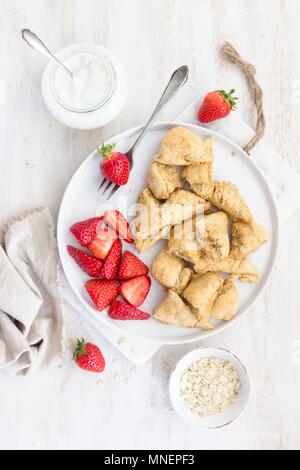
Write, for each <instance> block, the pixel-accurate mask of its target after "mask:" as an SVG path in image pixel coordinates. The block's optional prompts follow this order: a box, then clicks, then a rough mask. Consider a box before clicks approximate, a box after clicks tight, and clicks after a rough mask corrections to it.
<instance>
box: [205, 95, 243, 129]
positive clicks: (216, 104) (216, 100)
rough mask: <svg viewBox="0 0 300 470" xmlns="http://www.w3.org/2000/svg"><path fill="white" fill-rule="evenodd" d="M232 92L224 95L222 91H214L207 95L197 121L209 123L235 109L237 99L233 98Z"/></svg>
mask: <svg viewBox="0 0 300 470" xmlns="http://www.w3.org/2000/svg"><path fill="white" fill-rule="evenodd" d="M234 91H235V90H230V92H229V93H226V91H224V90H215V91H211V92H210V93H208V95H206V97H205V98H204V101H203V103H202V105H201V106H200V109H199V111H198V120H199V121H200V122H211V121H216V120H217V119H222V118H224V117H226V116H228V114H229V113H230V111H231V110H232V109H236V100H237V99H238V98H236V97H235V96H233V93H234Z"/></svg>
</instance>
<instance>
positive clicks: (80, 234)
mask: <svg viewBox="0 0 300 470" xmlns="http://www.w3.org/2000/svg"><path fill="white" fill-rule="evenodd" d="M100 222H101V217H94V218H93V219H88V220H83V221H81V222H77V223H76V224H74V225H72V227H70V231H71V232H72V234H73V235H74V237H75V238H76V240H77V241H78V243H79V244H80V245H82V246H88V245H89V244H90V243H91V242H92V240H94V238H96V236H97V233H98V231H99V228H100Z"/></svg>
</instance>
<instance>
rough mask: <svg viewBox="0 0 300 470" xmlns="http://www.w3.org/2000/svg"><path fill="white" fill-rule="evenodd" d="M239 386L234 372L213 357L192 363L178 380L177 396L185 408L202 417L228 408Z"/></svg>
mask: <svg viewBox="0 0 300 470" xmlns="http://www.w3.org/2000/svg"><path fill="white" fill-rule="evenodd" d="M240 387H241V383H240V380H239V376H238V373H237V371H236V369H234V368H233V367H232V365H231V364H230V363H229V362H227V361H223V360H222V359H219V358H217V357H203V358H201V359H199V360H198V361H194V362H192V364H191V365H190V366H189V367H188V369H187V370H186V371H185V372H184V374H183V375H182V377H181V380H180V393H181V396H182V398H183V399H184V402H185V404H186V406H187V407H188V408H190V409H191V410H192V411H193V412H194V413H198V414H199V415H200V416H203V417H204V416H210V415H213V414H216V413H218V412H221V411H223V410H224V409H225V408H227V407H228V406H229V405H231V404H232V403H233V402H234V401H235V400H236V398H237V396H238V393H239V390H240Z"/></svg>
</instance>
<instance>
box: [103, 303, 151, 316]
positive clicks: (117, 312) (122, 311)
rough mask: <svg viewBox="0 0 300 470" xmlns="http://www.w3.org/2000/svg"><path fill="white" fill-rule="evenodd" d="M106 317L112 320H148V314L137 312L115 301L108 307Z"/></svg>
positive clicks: (135, 309)
mask: <svg viewBox="0 0 300 470" xmlns="http://www.w3.org/2000/svg"><path fill="white" fill-rule="evenodd" d="M108 315H109V316H110V318H112V319H113V320H148V319H149V318H150V315H149V313H146V312H143V311H142V310H138V309H137V308H135V307H132V306H131V305H129V304H125V303H123V302H120V301H119V300H115V302H114V303H113V304H112V305H111V306H110V309H109V311H108Z"/></svg>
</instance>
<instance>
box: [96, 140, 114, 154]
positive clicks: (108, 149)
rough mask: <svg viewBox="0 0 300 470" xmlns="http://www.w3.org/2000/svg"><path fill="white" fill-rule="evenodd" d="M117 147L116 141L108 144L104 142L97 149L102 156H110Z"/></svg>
mask: <svg viewBox="0 0 300 470" xmlns="http://www.w3.org/2000/svg"><path fill="white" fill-rule="evenodd" d="M115 147H116V144H115V143H113V144H107V145H104V144H103V145H102V146H101V147H100V145H99V146H98V147H97V150H98V152H99V153H100V155H102V157H109V156H110V155H111V154H112V153H113V151H114V149H115Z"/></svg>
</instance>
